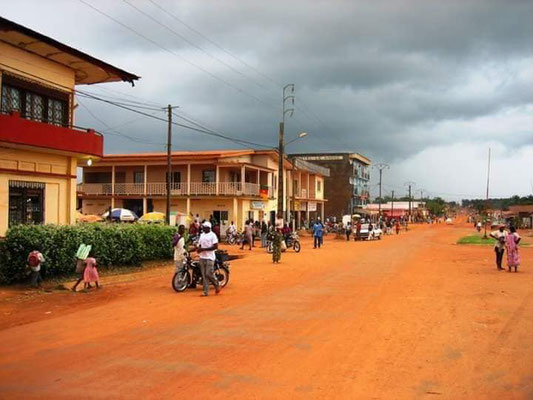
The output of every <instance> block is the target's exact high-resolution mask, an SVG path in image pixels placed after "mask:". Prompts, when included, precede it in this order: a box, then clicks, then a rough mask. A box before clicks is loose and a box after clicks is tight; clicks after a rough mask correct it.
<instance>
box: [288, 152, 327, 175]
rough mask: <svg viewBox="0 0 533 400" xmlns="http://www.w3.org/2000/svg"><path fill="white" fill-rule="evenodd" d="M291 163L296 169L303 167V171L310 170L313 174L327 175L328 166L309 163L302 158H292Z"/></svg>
mask: <svg viewBox="0 0 533 400" xmlns="http://www.w3.org/2000/svg"><path fill="white" fill-rule="evenodd" d="M292 164H293V165H294V166H295V167H296V169H303V170H304V171H307V172H311V173H313V174H317V175H322V176H326V177H329V168H326V167H322V166H320V165H316V164H313V163H310V162H309V161H305V160H302V159H301V158H298V157H294V158H292Z"/></svg>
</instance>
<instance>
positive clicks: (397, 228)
mask: <svg viewBox="0 0 533 400" xmlns="http://www.w3.org/2000/svg"><path fill="white" fill-rule="evenodd" d="M395 227H396V234H397V235H399V234H400V221H396V225H395Z"/></svg>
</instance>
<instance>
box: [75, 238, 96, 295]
mask: <svg viewBox="0 0 533 400" xmlns="http://www.w3.org/2000/svg"><path fill="white" fill-rule="evenodd" d="M91 249H92V246H91V245H87V244H83V243H82V244H80V247H78V251H77V252H76V269H75V273H76V277H77V278H78V279H77V281H76V283H75V284H74V286H72V289H71V290H72V291H73V292H75V291H76V288H77V287H78V285H79V284H80V283H81V281H82V280H83V273H84V272H85V260H86V259H87V257H89V253H90V252H91Z"/></svg>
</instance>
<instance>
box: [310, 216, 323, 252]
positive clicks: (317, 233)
mask: <svg viewBox="0 0 533 400" xmlns="http://www.w3.org/2000/svg"><path fill="white" fill-rule="evenodd" d="M323 234H324V226H323V225H322V223H321V222H320V220H317V221H316V222H315V224H314V225H313V237H314V247H313V248H314V249H316V248H317V247H318V248H320V246H321V245H322V235H323Z"/></svg>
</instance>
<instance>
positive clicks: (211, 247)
mask: <svg viewBox="0 0 533 400" xmlns="http://www.w3.org/2000/svg"><path fill="white" fill-rule="evenodd" d="M202 230H203V232H202V234H201V235H200V239H199V240H198V247H197V251H198V256H199V257H200V261H199V266H200V272H201V273H202V281H203V282H204V294H203V295H204V296H207V295H208V294H209V282H211V283H212V284H213V285H214V286H215V293H216V294H219V293H220V284H219V283H218V280H217V279H216V278H215V275H214V272H213V266H214V265H215V250H216V249H217V248H218V238H217V235H215V234H214V233H213V232H211V223H210V222H209V221H205V222H204V223H203V224H202Z"/></svg>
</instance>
